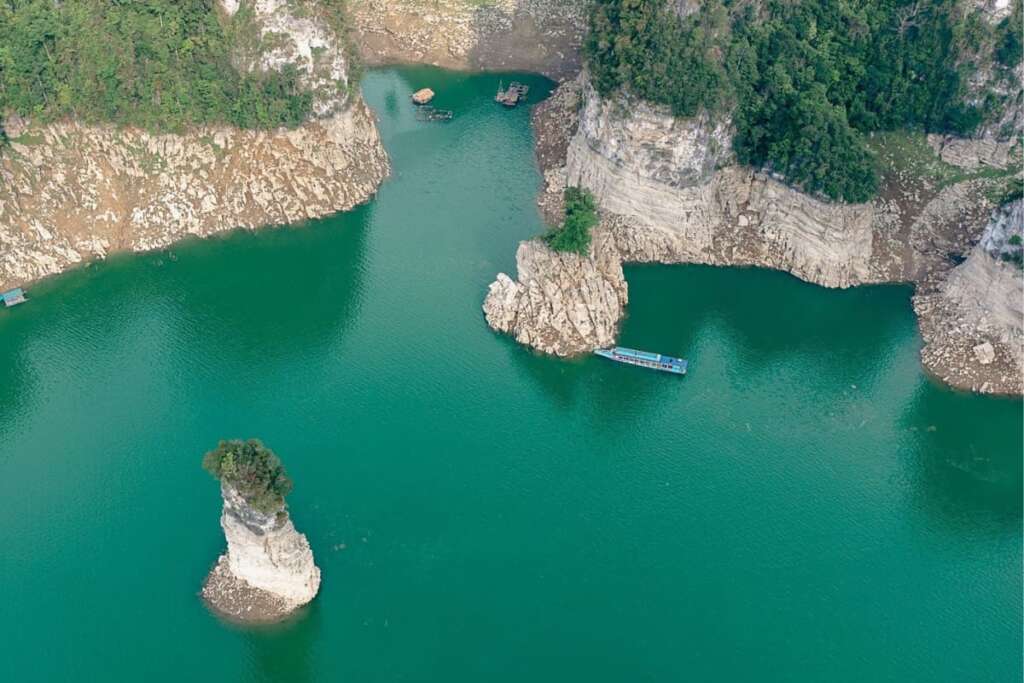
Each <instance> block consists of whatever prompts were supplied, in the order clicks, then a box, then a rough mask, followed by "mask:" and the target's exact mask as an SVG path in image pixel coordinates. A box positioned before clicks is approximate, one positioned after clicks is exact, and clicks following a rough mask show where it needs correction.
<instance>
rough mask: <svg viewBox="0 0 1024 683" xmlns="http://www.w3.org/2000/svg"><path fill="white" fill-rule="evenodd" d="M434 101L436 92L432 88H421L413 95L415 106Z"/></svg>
mask: <svg viewBox="0 0 1024 683" xmlns="http://www.w3.org/2000/svg"><path fill="white" fill-rule="evenodd" d="M432 99H434V91H433V90H431V89H430V88H421V89H420V90H417V91H416V92H414V93H413V94H412V103H413V104H429V103H430V100H432Z"/></svg>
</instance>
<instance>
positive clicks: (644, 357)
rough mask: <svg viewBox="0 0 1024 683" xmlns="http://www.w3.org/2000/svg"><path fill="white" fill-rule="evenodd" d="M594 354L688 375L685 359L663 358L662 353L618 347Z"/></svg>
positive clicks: (597, 351)
mask: <svg viewBox="0 0 1024 683" xmlns="http://www.w3.org/2000/svg"><path fill="white" fill-rule="evenodd" d="M594 353H596V354H597V355H598V356H601V357H603V358H609V359H611V360H614V361H617V362H619V363H628V364H630V365H639V366H640V367H643V368H651V369H652V370H661V371H662V372H671V373H674V374H676V375H685V374H686V365H687V363H686V360H685V359H683V358H673V357H672V356H663V355H661V354H660V353H650V352H648V351H637V350H636V349H627V348H625V347H623V346H616V347H615V348H612V349H598V350H596V351H594Z"/></svg>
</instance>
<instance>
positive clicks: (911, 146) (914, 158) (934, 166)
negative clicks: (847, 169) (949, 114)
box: [868, 130, 1016, 189]
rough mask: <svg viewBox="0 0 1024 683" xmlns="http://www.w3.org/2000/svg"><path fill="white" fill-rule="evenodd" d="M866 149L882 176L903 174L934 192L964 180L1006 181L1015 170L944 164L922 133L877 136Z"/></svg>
mask: <svg viewBox="0 0 1024 683" xmlns="http://www.w3.org/2000/svg"><path fill="white" fill-rule="evenodd" d="M868 147H869V149H871V150H872V151H873V152H874V154H875V155H876V158H877V159H878V162H879V170H880V172H881V173H882V174H883V175H884V174H887V173H906V174H909V175H910V176H911V177H913V178H916V179H922V180H926V181H928V182H929V183H930V184H931V185H933V186H934V187H935V189H942V188H943V187H948V186H949V185H954V184H956V183H960V182H963V181H965V180H977V179H982V178H1006V177H1009V176H1012V175H1013V174H1014V173H1015V171H1016V169H1014V168H1013V167H1012V165H1011V167H1010V168H1006V169H1001V168H993V167H991V166H981V167H980V168H977V169H973V170H970V169H965V168H961V167H958V166H954V165H952V164H949V163H946V162H945V161H943V160H942V159H941V158H940V157H939V155H938V154H937V153H936V152H935V150H934V149H932V147H931V146H930V145H929V144H928V141H927V138H926V136H925V134H924V133H919V132H914V131H906V130H903V131H890V132H885V133H877V134H875V135H873V136H872V137H871V139H870V140H868Z"/></svg>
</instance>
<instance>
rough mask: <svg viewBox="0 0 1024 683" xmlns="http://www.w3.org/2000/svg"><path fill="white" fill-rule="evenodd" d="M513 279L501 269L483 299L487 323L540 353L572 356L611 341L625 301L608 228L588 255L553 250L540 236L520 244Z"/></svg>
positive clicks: (599, 235) (625, 292)
mask: <svg viewBox="0 0 1024 683" xmlns="http://www.w3.org/2000/svg"><path fill="white" fill-rule="evenodd" d="M516 272H517V273H518V278H519V279H518V281H514V280H512V278H510V277H509V276H507V275H505V274H504V273H501V274H500V275H498V279H497V280H496V281H495V282H494V283H492V284H491V286H490V289H489V290H488V292H487V298H486V300H485V301H484V315H485V316H486V318H487V322H488V323H489V324H490V326H491V327H492V328H494V329H496V330H499V331H501V332H505V333H507V334H510V335H512V336H513V337H515V339H516V341H518V342H520V343H522V344H526V345H528V346H531V347H533V348H535V349H538V350H540V351H543V352H545V353H551V354H555V355H558V356H571V355H575V354H578V353H582V352H584V351H587V350H589V349H594V348H599V347H602V346H610V345H612V344H613V343H614V341H615V334H616V332H617V331H618V325H619V320H620V319H621V318H622V312H623V308H624V307H625V305H626V303H627V301H628V295H627V287H626V279H625V277H623V275H622V260H621V258H620V257H619V254H618V252H617V251H616V249H615V245H614V244H612V242H611V240H610V239H609V237H608V235H607V233H603V232H601V233H598V234H597V235H596V236H595V239H594V244H593V245H592V247H591V250H590V254H589V255H588V256H580V255H577V254H571V253H557V252H554V251H552V250H550V249H548V248H547V246H545V245H544V243H543V242H542V241H541V240H531V241H529V242H523V243H521V244H520V245H519V249H518V251H517V252H516Z"/></svg>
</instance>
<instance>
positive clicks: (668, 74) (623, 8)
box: [587, 0, 1021, 202]
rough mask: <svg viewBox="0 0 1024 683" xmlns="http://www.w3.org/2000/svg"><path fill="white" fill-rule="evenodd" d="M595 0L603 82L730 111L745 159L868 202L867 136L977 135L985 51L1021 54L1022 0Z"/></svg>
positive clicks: (808, 185)
mask: <svg viewBox="0 0 1024 683" xmlns="http://www.w3.org/2000/svg"><path fill="white" fill-rule="evenodd" d="M679 4H680V3H678V2H675V0H673V1H672V2H669V0H596V3H595V9H594V13H593V16H592V26H591V33H590V36H589V38H588V42H587V58H588V64H589V67H590V71H591V74H592V77H593V82H594V85H595V87H596V88H597V89H598V91H599V92H601V93H602V94H608V93H610V92H612V91H614V90H616V89H618V88H620V87H628V88H629V89H630V90H631V91H632V92H634V93H635V94H637V95H639V96H640V97H642V98H644V99H646V100H649V101H652V102H655V103H659V104H665V105H668V106H670V107H671V108H672V110H673V112H674V113H675V114H677V115H679V116H692V115H693V114H695V113H697V112H698V111H699V110H701V109H707V110H709V111H711V112H723V111H729V112H731V113H732V116H733V120H734V123H735V126H736V135H735V138H734V141H733V144H734V149H735V152H736V155H737V157H738V158H739V160H740V161H741V162H743V163H747V164H751V165H754V166H763V167H767V168H770V169H772V170H774V171H776V172H779V173H782V174H783V175H785V176H786V177H787V178H788V179H789V181H790V182H792V183H794V184H795V185H798V186H800V187H802V188H803V189H805V190H807V191H809V192H818V193H823V194H825V195H827V196H828V197H831V198H833V199H842V200H846V201H852V202H856V201H865V200H867V199H869V198H871V197H872V196H873V195H874V194H875V192H876V190H877V186H878V171H877V167H876V166H877V165H876V163H875V160H874V158H873V156H872V154H871V153H870V151H869V149H868V147H867V146H866V144H865V134H867V133H870V132H872V131H878V130H892V129H897V128H910V129H915V130H924V131H929V132H950V133H956V134H961V135H964V134H969V133H970V132H971V131H972V130H974V129H975V128H976V127H977V126H978V125H979V124H980V123H981V122H982V120H983V118H984V117H985V115H986V114H987V109H988V108H993V107H995V106H997V104H998V103H994V102H981V103H976V104H968V103H966V102H965V88H966V85H967V80H968V78H969V77H970V75H971V74H972V73H973V70H974V69H975V68H976V67H977V64H976V63H975V61H974V59H973V57H974V56H975V55H977V54H979V53H983V52H984V47H985V46H986V45H987V46H990V47H989V53H990V54H994V56H995V60H994V61H995V63H994V64H993V68H995V69H997V70H1000V69H1001V70H1008V69H1010V68H1012V67H1013V66H1014V65H1016V64H1017V63H1018V62H1019V61H1020V59H1021V40H1020V23H1021V14H1020V4H1021V3H1020V0H1015V3H1014V6H1015V9H1014V16H1013V17H1012V18H1011V19H1008V20H1006V21H1004V22H1002V23H1001V24H1000V25H999V26H998V27H991V26H989V25H987V24H986V23H985V22H984V20H983V19H982V18H980V17H979V16H978V13H977V12H975V11H972V12H963V11H960V10H961V7H960V6H959V4H958V2H957V1H956V0H862V1H861V2H853V1H851V0H764V1H763V2H752V1H751V0H705V1H704V2H702V3H700V9H699V10H697V11H695V12H694V13H692V14H690V15H688V16H685V17H680V16H679V15H678V14H677V13H676V12H675V11H674V9H675V8H676V7H678V6H679Z"/></svg>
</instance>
